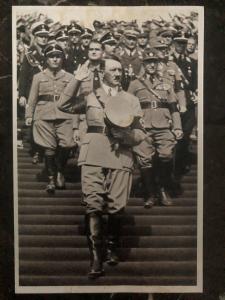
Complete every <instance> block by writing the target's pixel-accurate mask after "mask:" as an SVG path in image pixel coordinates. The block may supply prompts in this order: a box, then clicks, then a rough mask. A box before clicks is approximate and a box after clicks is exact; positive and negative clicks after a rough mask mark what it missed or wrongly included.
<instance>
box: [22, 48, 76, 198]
mask: <svg viewBox="0 0 225 300" xmlns="http://www.w3.org/2000/svg"><path fill="white" fill-rule="evenodd" d="M45 57H46V64H47V68H46V69H45V70H43V71H42V72H40V73H38V74H36V75H34V78H33V82H32V86H31V90H30V95H29V99H28V106H27V111H26V124H27V126H29V125H31V124H32V122H34V125H33V136H34V141H35V142H36V143H37V144H38V145H40V146H41V147H43V148H44V153H45V166H46V170H47V174H48V179H49V182H48V185H47V187H46V190H47V192H48V193H54V192H55V188H56V187H57V188H59V189H63V188H65V179H64V174H63V172H64V167H65V164H66V162H67V158H68V154H69V151H70V149H71V148H72V147H73V146H74V145H75V143H74V141H73V118H72V117H71V115H69V114H66V113H63V112H61V111H59V110H58V109H57V101H58V99H59V95H60V94H61V92H62V91H63V90H64V88H65V87H66V86H67V84H68V83H69V82H70V81H71V80H72V78H73V75H71V74H70V73H67V72H65V71H64V70H62V64H63V58H64V51H63V49H62V48H61V47H60V46H59V45H58V44H56V43H55V44H53V43H51V44H50V45H48V46H47V47H46V48H45Z"/></svg>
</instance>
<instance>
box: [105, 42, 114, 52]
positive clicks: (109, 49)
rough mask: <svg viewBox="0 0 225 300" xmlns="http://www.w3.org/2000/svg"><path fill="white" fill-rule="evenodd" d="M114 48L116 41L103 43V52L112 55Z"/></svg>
mask: <svg viewBox="0 0 225 300" xmlns="http://www.w3.org/2000/svg"><path fill="white" fill-rule="evenodd" d="M115 49H116V43H114V42H112V43H108V44H105V49H104V50H105V53H106V54H109V55H112V54H114V53H115Z"/></svg>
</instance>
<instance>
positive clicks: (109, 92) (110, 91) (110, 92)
mask: <svg viewBox="0 0 225 300" xmlns="http://www.w3.org/2000/svg"><path fill="white" fill-rule="evenodd" d="M108 95H109V96H112V89H111V88H109V91H108Z"/></svg>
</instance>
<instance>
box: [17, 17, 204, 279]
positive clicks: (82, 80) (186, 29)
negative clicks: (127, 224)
mask: <svg viewBox="0 0 225 300" xmlns="http://www.w3.org/2000/svg"><path fill="white" fill-rule="evenodd" d="M17 38H18V40H17V63H18V65H17V70H18V72H17V75H18V112H19V113H20V117H22V118H25V123H26V125H27V126H29V127H30V128H31V132H30V133H31V134H30V142H31V148H32V155H33V159H32V162H33V163H34V164H36V163H39V161H40V159H41V157H44V159H45V167H46V171H47V175H48V184H47V187H46V191H47V192H48V193H51V194H54V193H55V190H56V189H64V188H65V177H64V170H65V167H66V162H67V159H68V157H69V153H70V151H71V149H72V148H74V147H77V149H78V151H79V157H78V165H79V166H81V183H82V192H83V201H84V204H85V206H86V215H85V224H86V232H87V238H88V244H89V248H90V257H91V270H90V272H89V274H88V276H89V278H96V277H98V276H101V275H103V273H104V270H103V260H104V259H103V256H104V255H103V253H102V252H103V233H102V213H103V212H107V214H108V238H107V247H106V248H107V251H106V256H105V260H106V261H107V263H108V264H109V265H115V264H117V263H118V261H119V260H118V256H117V253H116V247H117V245H118V239H119V231H120V220H121V217H122V214H123V211H124V208H125V206H126V203H127V201H128V198H129V195H130V190H131V185H132V173H133V169H134V166H135V167H136V168H138V169H139V170H140V174H141V181H142V187H143V191H144V206H145V208H151V207H152V206H154V205H157V204H160V205H164V206H170V205H173V201H172V196H175V195H176V193H178V189H177V187H178V185H177V184H175V180H174V179H175V178H180V177H181V176H182V175H183V174H185V173H186V172H188V171H189V170H190V165H191V159H190V157H191V156H190V152H189V145H190V141H191V139H196V138H197V137H196V134H197V132H196V110H197V88H198V86H197V57H198V55H197V41H198V27H197V15H196V14H195V13H191V14H190V15H189V16H183V15H181V16H177V15H176V16H173V17H172V16H171V20H170V21H166V20H163V19H162V18H159V19H152V20H149V21H146V22H143V23H142V24H138V22H136V21H135V20H134V21H130V22H124V21H115V20H111V21H108V22H105V23H103V22H100V21H97V20H95V21H94V22H93V28H92V29H90V28H84V27H83V26H81V25H80V24H79V23H78V22H77V21H71V22H70V24H69V25H65V24H60V23H59V22H56V23H54V22H53V20H51V19H49V18H47V17H46V16H43V15H39V16H35V17H32V16H30V15H29V16H28V15H26V16H23V17H20V18H18V20H17ZM23 114H24V115H23Z"/></svg>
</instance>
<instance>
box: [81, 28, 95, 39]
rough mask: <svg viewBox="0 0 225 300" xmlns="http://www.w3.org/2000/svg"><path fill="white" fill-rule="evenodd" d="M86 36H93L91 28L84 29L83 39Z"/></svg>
mask: <svg viewBox="0 0 225 300" xmlns="http://www.w3.org/2000/svg"><path fill="white" fill-rule="evenodd" d="M86 36H89V37H92V36H93V31H92V30H91V29H89V28H84V30H83V33H82V34H81V36H80V37H81V38H84V37H86Z"/></svg>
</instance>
